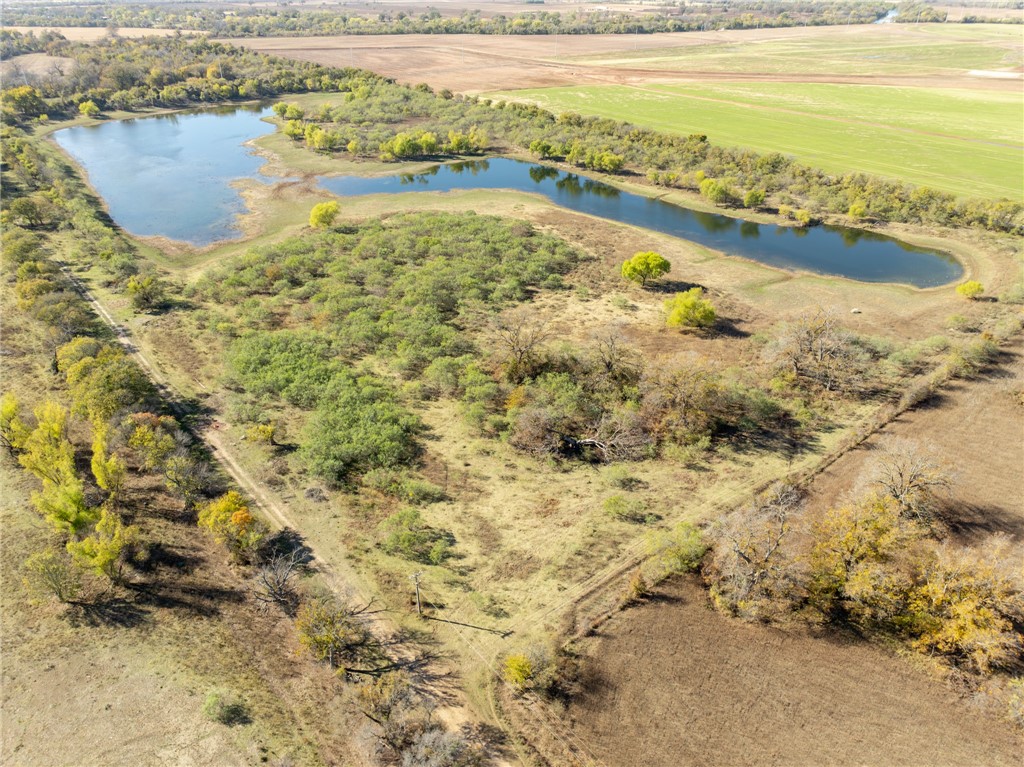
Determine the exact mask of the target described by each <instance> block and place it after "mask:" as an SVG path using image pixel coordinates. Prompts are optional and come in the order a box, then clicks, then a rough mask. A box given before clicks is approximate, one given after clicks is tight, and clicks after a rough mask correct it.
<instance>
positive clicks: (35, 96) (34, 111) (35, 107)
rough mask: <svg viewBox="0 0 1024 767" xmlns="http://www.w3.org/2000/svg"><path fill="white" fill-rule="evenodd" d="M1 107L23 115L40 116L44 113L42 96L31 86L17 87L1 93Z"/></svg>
mask: <svg viewBox="0 0 1024 767" xmlns="http://www.w3.org/2000/svg"><path fill="white" fill-rule="evenodd" d="M0 100H2V102H3V105H4V106H5V107H9V108H10V109H12V110H13V111H15V112H17V113H19V114H23V115H40V114H42V113H43V112H45V111H46V102H45V101H43V96H42V94H41V93H40V92H39V91H38V90H37V89H36V88H33V87H32V86H31V85H19V86H17V87H15V88H8V89H7V90H5V91H4V92H3V96H2V99H0Z"/></svg>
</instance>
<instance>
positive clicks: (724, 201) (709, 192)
mask: <svg viewBox="0 0 1024 767" xmlns="http://www.w3.org/2000/svg"><path fill="white" fill-rule="evenodd" d="M700 194H701V196H702V197H703V198H704V199H706V200H707V201H708V202H710V203H713V204H715V205H729V204H731V203H733V202H735V201H736V195H735V193H734V192H733V190H732V188H730V186H729V185H728V184H727V183H725V182H724V181H718V180H716V179H713V178H706V179H704V180H703V181H701V182H700Z"/></svg>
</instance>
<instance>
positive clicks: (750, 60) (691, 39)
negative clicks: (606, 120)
mask: <svg viewBox="0 0 1024 767" xmlns="http://www.w3.org/2000/svg"><path fill="white" fill-rule="evenodd" d="M685 39H686V40H687V43H688V44H685V45H684V44H683V42H682V40H680V43H679V44H678V45H672V46H671V47H664V48H649V47H648V48H641V49H640V50H635V51H634V50H629V49H628V46H626V45H623V46H622V47H623V49H625V50H619V51H611V52H595V53H594V54H590V55H587V54H577V55H571V56H570V57H569V59H568V60H571V61H573V62H575V63H578V64H586V65H592V66H605V67H631V68H642V69H645V70H652V69H653V70H664V71H666V72H669V71H673V72H685V73H692V72H732V73H748V74H797V75H827V74H838V73H845V74H848V75H855V76H856V75H901V76H912V75H935V74H944V73H949V74H958V73H960V72H963V71H967V70H972V69H974V70H977V69H982V70H1009V69H1015V68H1019V67H1020V66H1021V65H1022V64H1024V58H1022V41H1021V33H1020V28H1019V27H1013V26H1000V25H995V24H967V25H954V26H947V25H942V24H921V25H895V24H894V25H883V26H879V27H874V28H872V27H864V26H858V27H838V28H837V27H828V28H823V29H822V30H821V31H820V32H816V31H814V30H804V33H803V34H794V33H792V32H788V31H787V33H785V34H782V33H781V30H780V31H779V33H778V34H774V35H772V34H770V32H769V31H768V30H765V33H764V35H762V36H760V37H753V36H747V37H726V36H724V35H722V34H720V33H717V32H707V33H701V34H699V35H698V34H694V35H692V36H689V35H688V36H686V38H685Z"/></svg>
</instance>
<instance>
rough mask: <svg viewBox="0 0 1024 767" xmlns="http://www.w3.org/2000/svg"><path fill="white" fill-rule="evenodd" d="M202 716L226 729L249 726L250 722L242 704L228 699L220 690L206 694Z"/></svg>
mask: <svg viewBox="0 0 1024 767" xmlns="http://www.w3.org/2000/svg"><path fill="white" fill-rule="evenodd" d="M203 716H205V717H206V718H207V719H209V720H211V721H214V722H218V723H220V724H223V725H227V726H228V727H233V726H235V725H236V724H249V723H250V722H251V721H252V718H251V717H250V716H249V709H248V707H247V706H246V705H245V704H244V703H243V702H241V701H240V700H237V699H234V698H231V697H229V696H228V695H227V694H226V693H224V692H222V691H220V690H214V691H212V692H210V693H208V694H207V696H206V700H204V701H203Z"/></svg>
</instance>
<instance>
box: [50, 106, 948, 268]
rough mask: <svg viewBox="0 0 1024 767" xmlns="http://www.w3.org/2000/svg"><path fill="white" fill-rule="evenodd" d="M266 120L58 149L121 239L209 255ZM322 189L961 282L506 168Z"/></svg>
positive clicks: (941, 259) (905, 252)
mask: <svg viewBox="0 0 1024 767" xmlns="http://www.w3.org/2000/svg"><path fill="white" fill-rule="evenodd" d="M268 112H269V110H265V109H263V108H260V107H251V106H250V107H243V108H239V107H234V106H229V107H222V108H219V109H211V110H205V111H203V112H199V113H191V114H190V113H183V114H180V115H177V114H176V115H161V116H158V117H147V118H143V119H137V120H126V121H111V122H109V123H104V124H101V125H99V126H91V127H77V128H68V129H65V130H61V131H58V132H57V133H56V134H55V137H56V140H57V141H58V143H60V144H61V146H63V147H64V148H65V149H66V150H67V151H68V152H69V153H70V154H72V155H73V156H74V157H75V159H76V160H78V162H79V163H80V164H81V165H82V166H83V167H84V168H85V169H86V171H87V172H88V173H89V178H90V180H91V181H92V182H93V185H94V186H95V187H96V189H97V190H98V191H99V193H100V194H101V195H102V196H103V198H104V199H105V200H106V202H107V204H108V206H109V208H110V212H111V215H112V217H113V218H114V220H115V221H117V222H118V223H119V224H120V225H121V226H123V227H124V228H125V229H127V230H128V231H130V232H132V233H134V234H142V235H149V234H157V235H163V236H165V237H169V238H171V239H175V240H183V241H186V242H191V243H194V244H198V245H202V244H206V243H209V242H212V241H214V240H217V239H224V238H226V237H231V236H234V235H235V234H236V231H235V230H234V221H235V218H236V216H237V214H238V213H240V212H242V211H243V205H242V200H241V197H240V196H239V194H238V192H237V191H236V190H235V189H234V188H233V187H232V186H231V184H232V183H233V182H234V181H236V180H238V179H240V178H258V169H259V167H260V165H261V164H262V162H263V161H262V160H261V159H260V158H258V157H254V156H253V155H252V154H250V152H249V150H248V148H247V147H245V146H244V143H245V142H246V141H247V140H248V139H251V138H255V137H256V136H260V135H263V134H266V133H269V132H270V131H271V130H272V126H271V125H270V124H269V123H266V122H263V121H262V120H261V117H262V116H263V115H264V114H266V113H268ZM319 182H320V185H321V186H322V187H324V188H325V189H327V190H329V191H331V192H334V193H335V194H338V195H343V196H357V195H366V194H388V193H398V192H408V191H411V190H415V191H419V190H423V191H437V192H447V191H454V190H475V189H511V190H517V191H521V192H530V193H535V194H540V195H542V196H544V197H546V198H547V199H549V200H551V201H552V202H553V203H555V204H556V205H560V206H562V207H564V208H567V209H570V210H574V211H577V212H579V213H584V214H587V215H590V216H595V217H599V218H604V219H608V220H611V221H619V222H623V223H627V224H631V225H635V226H639V227H643V228H646V229H650V230H653V231H656V232H661V233H664V234H668V235H671V236H674V237H679V238H682V239H685V240H691V241H693V242H696V243H699V244H701V245H704V246H706V247H709V248H713V249H716V250H720V251H722V252H724V253H727V254H730V255H737V256H743V257H745V258H750V259H753V260H756V261H759V262H761V263H765V264H769V265H772V266H777V267H782V268H786V269H803V270H808V271H813V272H819V273H822V274H830V275H841V276H844V277H850V278H852V279H855V280H863V281H867V282H902V283H907V284H910V285H915V286H918V287H930V286H933V285H942V284H945V283H948V282H952V281H953V280H955V279H957V278H959V277H960V276H961V275H962V273H963V270H962V268H961V266H960V264H959V263H958V262H957V261H956V260H955V259H953V258H952V257H951V256H948V255H947V254H943V253H936V252H934V251H930V250H926V249H923V248H918V247H915V246H912V245H909V244H907V243H903V242H899V241H898V240H894V239H892V238H890V237H887V236H885V235H882V234H877V233H874V232H867V231H864V230H861V229H849V228H845V227H836V226H818V227H811V228H800V227H791V226H774V225H770V224H768V225H765V224H757V223H755V222H752V221H742V220H740V219H736V218H731V217H729V216H722V215H719V214H715V213H708V212H703V211H693V210H690V209H688V208H684V207H681V206H678V205H673V204H671V203H667V202H664V201H663V200H658V199H651V198H648V197H643V196H640V195H637V194H633V193H631V192H626V191H622V190H620V189H619V188H617V187H614V186H611V185H609V184H606V183H603V182H601V181H597V180H594V179H591V178H587V177H586V176H580V175H578V174H576V173H566V172H563V171H560V170H559V169H557V168H554V167H549V166H542V165H537V164H534V163H528V162H521V161H518V160H510V159H507V158H490V159H481V160H468V161H464V162H458V163H451V164H448V165H438V166H432V167H430V168H428V169H426V170H424V171H421V172H418V173H412V174H410V173H405V174H397V173H396V174H395V175H391V176H379V177H375V178H365V177H358V176H333V177H330V178H321V179H320V181H319ZM766 230H770V231H766ZM768 234H774V236H767V235H768Z"/></svg>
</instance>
